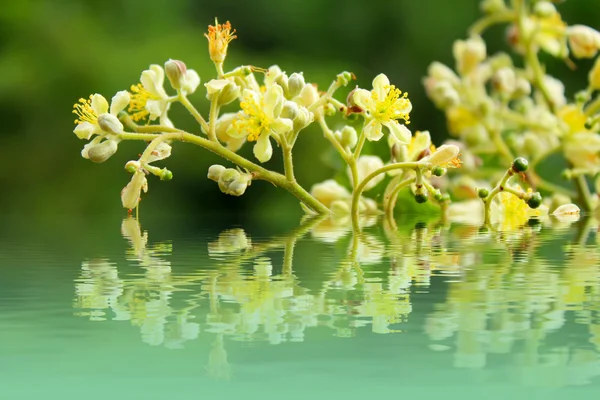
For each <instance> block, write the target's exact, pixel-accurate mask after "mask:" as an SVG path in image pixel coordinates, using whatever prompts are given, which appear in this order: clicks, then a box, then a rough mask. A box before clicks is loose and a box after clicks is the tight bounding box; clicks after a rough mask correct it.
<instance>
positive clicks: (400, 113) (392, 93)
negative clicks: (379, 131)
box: [371, 85, 410, 124]
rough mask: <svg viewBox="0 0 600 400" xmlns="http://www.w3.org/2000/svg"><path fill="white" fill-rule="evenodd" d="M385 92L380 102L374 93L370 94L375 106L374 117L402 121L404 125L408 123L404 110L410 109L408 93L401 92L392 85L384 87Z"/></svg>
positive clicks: (407, 116)
mask: <svg viewBox="0 0 600 400" xmlns="http://www.w3.org/2000/svg"><path fill="white" fill-rule="evenodd" d="M385 89H386V90H387V93H386V96H385V98H384V99H382V100H380V99H378V98H377V97H378V96H377V94H376V93H375V91H373V92H371V93H372V94H371V97H372V98H373V100H375V102H376V104H377V106H376V111H375V113H374V115H373V116H374V117H375V118H377V119H380V120H386V121H387V120H391V119H403V120H404V121H406V123H407V124H408V123H410V121H409V118H410V117H409V115H408V112H406V110H408V109H409V108H410V100H409V99H408V93H407V92H404V93H402V91H401V90H400V89H398V88H396V86H394V85H387V86H385Z"/></svg>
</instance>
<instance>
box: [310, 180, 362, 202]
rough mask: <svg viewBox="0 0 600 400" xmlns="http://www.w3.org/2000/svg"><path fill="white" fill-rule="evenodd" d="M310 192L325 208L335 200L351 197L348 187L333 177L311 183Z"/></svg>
mask: <svg viewBox="0 0 600 400" xmlns="http://www.w3.org/2000/svg"><path fill="white" fill-rule="evenodd" d="M310 194H311V195H312V196H313V197H314V198H315V199H317V200H318V201H320V202H321V203H322V204H323V205H324V206H325V207H327V208H329V207H330V206H331V204H332V203H333V202H335V201H337V200H347V199H349V198H351V197H352V195H351V194H350V192H349V191H348V189H346V188H345V187H343V186H342V185H340V184H339V183H337V182H336V181H334V180H333V179H327V180H326V181H324V182H321V183H317V184H315V185H313V187H312V188H311V189H310Z"/></svg>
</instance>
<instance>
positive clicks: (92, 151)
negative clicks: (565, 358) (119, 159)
mask: <svg viewBox="0 0 600 400" xmlns="http://www.w3.org/2000/svg"><path fill="white" fill-rule="evenodd" d="M116 152H117V141H116V140H110V139H109V140H105V141H104V142H102V143H100V144H96V145H94V146H91V147H90V148H89V149H88V151H87V156H88V158H89V159H90V160H91V161H93V162H95V163H103V162H104V161H106V160H108V159H109V158H110V157H111V156H112V155H113V154H115V153H116Z"/></svg>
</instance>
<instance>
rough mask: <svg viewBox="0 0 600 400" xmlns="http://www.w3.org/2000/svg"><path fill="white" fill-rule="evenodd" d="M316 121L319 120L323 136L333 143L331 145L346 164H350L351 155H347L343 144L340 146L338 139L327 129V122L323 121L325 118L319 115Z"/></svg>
mask: <svg viewBox="0 0 600 400" xmlns="http://www.w3.org/2000/svg"><path fill="white" fill-rule="evenodd" d="M317 121H318V122H319V126H320V127H321V129H322V130H323V134H324V135H325V138H327V140H329V142H331V144H333V147H335V149H336V150H337V152H338V153H339V154H340V156H342V158H343V159H344V161H345V162H346V164H350V159H351V157H350V156H349V154H348V152H347V151H346V149H344V146H342V144H341V143H340V142H339V140H337V138H336V137H335V135H334V134H333V132H332V131H331V129H329V126H327V122H325V119H324V118H323V117H320V118H319V119H318V120H317Z"/></svg>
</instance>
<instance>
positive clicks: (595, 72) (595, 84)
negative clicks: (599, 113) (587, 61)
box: [588, 58, 600, 90]
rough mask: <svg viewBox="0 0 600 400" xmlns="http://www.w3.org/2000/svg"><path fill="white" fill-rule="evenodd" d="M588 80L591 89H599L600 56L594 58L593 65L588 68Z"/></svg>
mask: <svg viewBox="0 0 600 400" xmlns="http://www.w3.org/2000/svg"><path fill="white" fill-rule="evenodd" d="M588 81H589V84H590V88H591V89H594V90H600V58H597V59H596V62H595V63H594V66H593V67H592V69H591V70H590V73H589V74H588Z"/></svg>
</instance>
